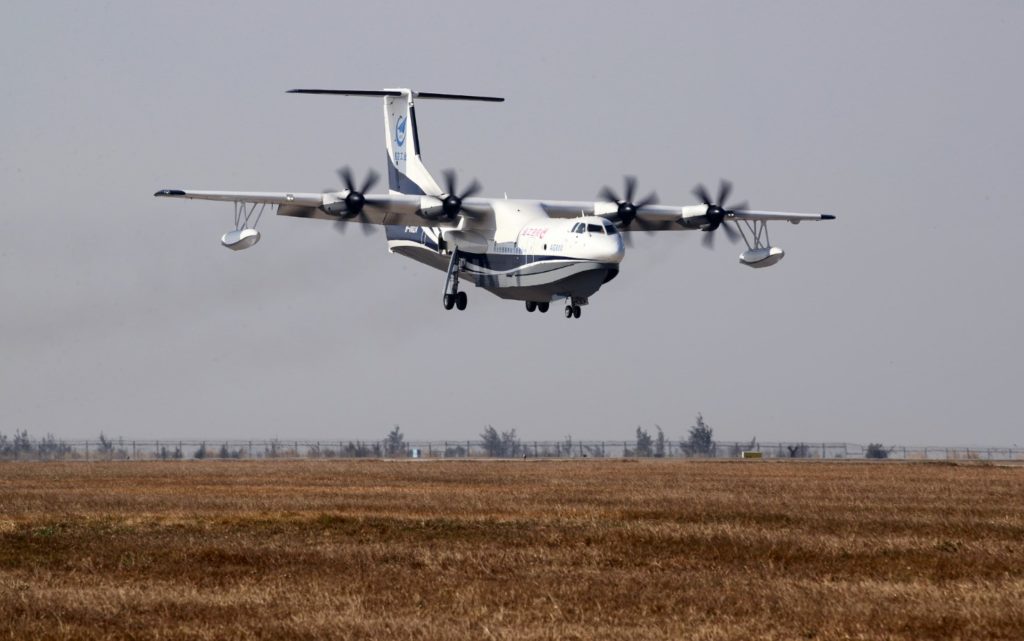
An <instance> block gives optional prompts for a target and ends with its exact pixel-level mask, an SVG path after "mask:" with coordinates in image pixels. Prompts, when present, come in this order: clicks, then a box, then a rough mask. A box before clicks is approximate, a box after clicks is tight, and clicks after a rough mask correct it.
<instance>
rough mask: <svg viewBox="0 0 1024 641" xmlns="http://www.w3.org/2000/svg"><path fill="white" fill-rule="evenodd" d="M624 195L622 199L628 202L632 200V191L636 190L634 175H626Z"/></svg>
mask: <svg viewBox="0 0 1024 641" xmlns="http://www.w3.org/2000/svg"><path fill="white" fill-rule="evenodd" d="M625 182H626V195H625V196H623V198H622V199H623V200H625V201H626V202H628V203H631V202H633V193H634V192H635V191H636V176H626V177H625Z"/></svg>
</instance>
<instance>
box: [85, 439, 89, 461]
mask: <svg viewBox="0 0 1024 641" xmlns="http://www.w3.org/2000/svg"><path fill="white" fill-rule="evenodd" d="M85 460H87V461H88V460H89V441H88V439H86V441H85Z"/></svg>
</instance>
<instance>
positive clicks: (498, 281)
mask: <svg viewBox="0 0 1024 641" xmlns="http://www.w3.org/2000/svg"><path fill="white" fill-rule="evenodd" d="M494 210H495V223H496V229H493V230H489V229H472V228H469V229H466V228H463V229H461V230H440V229H437V228H433V229H429V230H427V229H425V230H424V232H425V238H424V240H425V241H427V242H419V241H416V240H412V239H394V240H391V241H389V247H390V249H391V250H392V251H394V252H396V253H401V254H405V255H407V256H409V257H411V258H414V259H416V260H419V261H420V262H424V263H426V264H429V265H432V266H434V267H437V268H439V269H444V268H445V267H446V266H447V261H448V259H449V257H450V252H452V251H454V250H456V249H458V250H459V252H460V254H461V255H463V256H464V257H465V260H466V263H465V266H464V268H463V269H462V270H461V275H462V277H464V278H469V279H470V280H472V281H473V282H474V283H475V284H476V285H478V286H479V287H483V288H485V289H487V290H488V291H491V292H492V293H494V294H496V295H498V296H500V297H502V298H512V299H520V300H532V301H538V302H539V301H547V300H555V299H557V298H563V297H565V298H578V299H580V300H584V301H585V300H586V299H587V298H588V297H589V296H591V295H593V294H594V293H595V292H596V291H597V290H598V289H599V288H600V287H601V285H602V284H604V283H605V282H607V281H608V280H610V279H611V278H613V277H614V276H615V275H616V274H617V272H618V268H619V263H621V262H622V259H623V258H624V256H625V245H624V243H623V239H622V235H621V234H620V233H619V231H618V230H617V229H616V228H615V226H614V224H612V223H611V222H610V221H608V220H607V219H605V218H602V217H600V216H581V217H579V218H571V219H567V218H549V217H548V216H547V214H546V213H545V212H544V211H543V209H541V208H540V206H539V205H537V204H535V203H533V202H528V201H526V202H523V201H518V202H517V201H508V200H506V201H499V202H498V203H496V206H495V207H494ZM438 235H440V237H441V239H442V243H441V246H442V247H443V248H444V250H445V251H446V253H447V255H446V254H442V253H441V252H440V251H439V250H437V249H435V248H433V247H431V246H430V245H431V244H434V242H435V241H436V240H437V238H438Z"/></svg>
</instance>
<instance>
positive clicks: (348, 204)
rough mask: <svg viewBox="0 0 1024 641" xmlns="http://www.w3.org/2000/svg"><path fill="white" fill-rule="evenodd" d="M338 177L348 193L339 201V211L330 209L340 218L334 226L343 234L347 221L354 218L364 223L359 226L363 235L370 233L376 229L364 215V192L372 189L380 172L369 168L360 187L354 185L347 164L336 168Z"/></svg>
mask: <svg viewBox="0 0 1024 641" xmlns="http://www.w3.org/2000/svg"><path fill="white" fill-rule="evenodd" d="M338 178H340V179H341V182H342V184H344V185H345V190H346V191H347V192H348V193H347V194H345V197H344V198H343V199H341V201H340V204H341V205H342V206H343V207H344V209H342V210H341V211H333V210H332V211H331V213H334V214H336V215H337V216H338V217H339V218H340V220H338V222H336V223H335V228H336V229H337V230H338V231H339V232H341V233H343V234H344V233H345V229H346V228H347V227H348V224H347V223H348V222H350V221H353V220H355V221H356V222H360V223H364V224H362V225H360V226H359V228H360V229H362V230H363V234H364V235H366V236H370V235H372V234H373V233H374V231H376V225H374V224H372V223H371V222H370V219H369V218H368V217H367V216H366V211H365V209H366V207H367V204H366V192H367V191H369V190H371V189H373V186H374V185H376V184H377V181H378V180H380V174H378V173H377V172H376V171H375V170H373V169H372V168H371V169H370V170H369V171H368V172H366V178H365V179H364V180H363V185H362V187H358V186H357V185H356V181H355V178H354V177H353V176H352V170H351V169H350V168H349V167H347V166H346V167H342V168H340V169H338ZM371 206H372V205H371Z"/></svg>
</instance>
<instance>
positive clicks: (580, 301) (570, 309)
mask: <svg viewBox="0 0 1024 641" xmlns="http://www.w3.org/2000/svg"><path fill="white" fill-rule="evenodd" d="M586 304H587V299H586V298H570V299H568V300H566V301H565V317H566V318H579V317H580V315H581V314H583V310H582V309H581V307H580V306H581V305H586Z"/></svg>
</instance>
